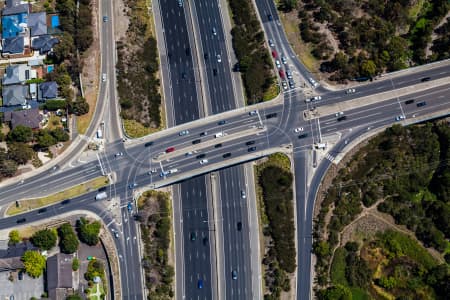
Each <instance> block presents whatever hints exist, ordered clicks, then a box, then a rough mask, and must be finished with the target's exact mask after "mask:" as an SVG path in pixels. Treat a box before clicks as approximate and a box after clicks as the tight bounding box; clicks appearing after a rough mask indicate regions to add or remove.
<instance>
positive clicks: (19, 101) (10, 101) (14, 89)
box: [2, 84, 28, 106]
mask: <svg viewBox="0 0 450 300" xmlns="http://www.w3.org/2000/svg"><path fill="white" fill-rule="evenodd" d="M2 97H3V106H18V105H21V106H23V105H26V104H27V98H28V87H27V86H24V85H17V84H15V85H6V86H4V87H3V89H2Z"/></svg>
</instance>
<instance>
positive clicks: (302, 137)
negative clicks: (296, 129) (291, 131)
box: [298, 133, 308, 139]
mask: <svg viewBox="0 0 450 300" xmlns="http://www.w3.org/2000/svg"><path fill="white" fill-rule="evenodd" d="M307 136H308V134H307V133H303V134H300V135H299V136H298V138H299V139H304V138H306V137H307Z"/></svg>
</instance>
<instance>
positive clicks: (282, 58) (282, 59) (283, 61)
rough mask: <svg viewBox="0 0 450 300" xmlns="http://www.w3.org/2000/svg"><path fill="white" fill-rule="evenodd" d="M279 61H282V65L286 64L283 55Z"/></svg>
mask: <svg viewBox="0 0 450 300" xmlns="http://www.w3.org/2000/svg"><path fill="white" fill-rule="evenodd" d="M281 62H282V63H283V65H285V64H287V59H286V57H285V56H282V57H281Z"/></svg>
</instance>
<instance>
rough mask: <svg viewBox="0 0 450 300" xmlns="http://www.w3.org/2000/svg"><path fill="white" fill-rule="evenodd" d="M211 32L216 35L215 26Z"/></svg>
mask: <svg viewBox="0 0 450 300" xmlns="http://www.w3.org/2000/svg"><path fill="white" fill-rule="evenodd" d="M212 33H213V34H214V35H217V31H216V27H213V29H212Z"/></svg>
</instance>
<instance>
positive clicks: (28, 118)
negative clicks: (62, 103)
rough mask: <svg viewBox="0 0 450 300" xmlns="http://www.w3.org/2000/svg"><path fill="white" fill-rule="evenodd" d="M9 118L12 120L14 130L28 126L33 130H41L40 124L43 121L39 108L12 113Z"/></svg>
mask: <svg viewBox="0 0 450 300" xmlns="http://www.w3.org/2000/svg"><path fill="white" fill-rule="evenodd" d="M9 118H10V119H11V127H12V129H14V128H16V127H17V126H19V125H23V126H27V127H30V128H31V129H35V128H39V123H41V121H42V115H41V114H40V113H39V109H37V108H32V109H25V110H16V111H11V112H10V116H9ZM9 118H8V119H9Z"/></svg>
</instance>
